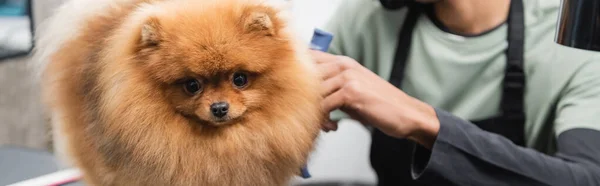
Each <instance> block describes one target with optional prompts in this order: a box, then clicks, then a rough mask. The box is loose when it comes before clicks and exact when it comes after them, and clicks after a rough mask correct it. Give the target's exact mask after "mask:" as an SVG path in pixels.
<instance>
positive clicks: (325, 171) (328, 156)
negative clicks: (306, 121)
mask: <svg viewBox="0 0 600 186" xmlns="http://www.w3.org/2000/svg"><path fill="white" fill-rule="evenodd" d="M342 1H343V0H291V2H292V11H293V15H294V19H295V21H296V23H297V24H298V25H297V26H298V29H299V31H300V32H301V33H300V34H301V37H303V39H305V40H306V41H307V42H310V38H311V36H312V34H313V29H314V28H315V27H317V28H322V26H323V25H325V23H326V22H327V21H328V19H329V17H330V16H331V15H332V14H333V13H334V11H335V9H336V8H337V6H338V5H339V4H340V3H342ZM334 37H335V36H334ZM370 144H371V137H370V133H369V132H368V131H367V130H366V129H365V128H364V127H363V126H362V125H361V124H360V123H358V122H355V121H351V120H344V121H342V122H340V126H339V130H338V131H337V132H330V133H322V135H321V136H320V139H319V143H318V145H317V148H316V151H315V152H314V153H313V155H312V157H311V158H310V160H309V171H310V173H311V174H312V176H313V177H312V178H310V179H307V180H302V179H299V181H300V182H301V183H311V182H320V181H342V182H361V183H371V184H374V183H376V177H375V174H374V172H373V170H372V169H371V166H370V164H369V147H370Z"/></svg>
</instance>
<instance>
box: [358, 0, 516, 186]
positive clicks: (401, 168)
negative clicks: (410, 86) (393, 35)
mask: <svg viewBox="0 0 600 186" xmlns="http://www.w3.org/2000/svg"><path fill="white" fill-rule="evenodd" d="M424 6H425V5H421V4H414V5H411V6H409V7H407V8H408V9H409V12H408V15H407V17H406V19H405V22H404V25H403V26H402V29H401V31H400V35H399V38H398V46H397V49H396V56H395V59H394V65H393V69H392V75H391V77H390V83H391V84H393V85H394V86H396V87H398V88H401V82H402V78H403V77H404V67H405V65H406V60H407V57H408V54H409V52H410V51H409V50H410V46H411V40H412V33H413V29H414V27H415V25H416V23H417V20H418V18H419V17H420V15H421V14H422V13H423V12H424ZM524 37H525V25H524V15H523V2H522V0H512V1H511V4H510V12H509V17H508V38H507V40H508V49H507V51H506V55H507V62H506V68H505V74H504V81H503V85H502V101H501V103H500V104H501V105H500V107H501V108H500V109H501V111H502V113H501V115H500V116H498V117H494V118H489V119H485V120H482V121H471V122H472V123H474V124H475V125H477V126H478V127H480V128H481V129H483V130H486V131H489V132H493V133H497V134H500V135H502V136H504V137H506V138H508V139H510V140H511V141H512V142H514V143H515V144H517V145H520V146H524V144H525V140H524V123H525V114H524V111H523V110H524V109H523V96H524V88H525V74H524V72H523V47H524ZM414 146H415V143H414V142H412V141H409V140H406V139H397V138H393V137H390V136H387V135H385V134H384V133H382V132H381V131H379V130H377V129H375V130H374V131H373V134H372V144H371V157H370V158H371V165H372V166H373V168H374V169H375V172H376V173H377V177H378V181H379V185H385V186H412V185H422V184H419V183H418V182H415V181H413V179H412V177H411V161H412V153H413V148H414Z"/></svg>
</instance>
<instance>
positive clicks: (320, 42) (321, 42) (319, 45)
mask: <svg viewBox="0 0 600 186" xmlns="http://www.w3.org/2000/svg"><path fill="white" fill-rule="evenodd" d="M332 40H333V35H332V34H330V33H328V32H325V31H323V30H320V29H315V32H314V34H313V37H312V40H311V42H310V48H311V49H313V50H319V51H322V52H327V50H329V45H330V44H331V41H332ZM300 173H301V176H302V178H304V179H307V178H310V177H311V176H310V173H309V172H308V166H307V165H304V166H303V167H302V168H301V169H300Z"/></svg>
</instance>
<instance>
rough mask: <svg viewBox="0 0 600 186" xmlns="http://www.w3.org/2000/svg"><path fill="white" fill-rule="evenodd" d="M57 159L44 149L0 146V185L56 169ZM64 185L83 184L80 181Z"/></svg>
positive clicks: (76, 185) (75, 185)
mask: <svg viewBox="0 0 600 186" xmlns="http://www.w3.org/2000/svg"><path fill="white" fill-rule="evenodd" d="M58 170H59V168H58V161H57V160H56V158H55V157H54V156H53V155H52V154H50V153H48V152H45V151H40V150H33V149H26V148H18V147H10V146H4V147H0V185H8V184H13V183H16V182H20V181H24V180H28V179H31V178H35V177H38V176H42V175H45V174H49V173H53V172H56V171H58ZM64 186H83V184H81V183H71V184H65V185H64Z"/></svg>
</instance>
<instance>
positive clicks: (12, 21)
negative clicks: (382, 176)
mask: <svg viewBox="0 0 600 186" xmlns="http://www.w3.org/2000/svg"><path fill="white" fill-rule="evenodd" d="M62 1H64V0H0V148H1V147H5V148H6V147H19V148H20V147H24V148H30V149H33V150H34V151H35V152H39V154H40V155H43V156H46V157H49V156H51V154H49V153H48V151H49V150H50V149H51V141H50V135H49V134H50V133H49V124H48V123H47V120H46V118H45V117H44V115H43V114H42V110H41V105H40V102H39V98H38V91H37V87H38V85H36V84H34V83H33V81H32V78H31V76H32V74H31V72H30V71H29V70H28V68H27V66H28V64H29V63H30V57H29V51H30V50H31V48H32V31H33V30H34V29H35V27H36V25H37V24H39V23H40V22H42V21H44V18H47V17H48V16H49V15H51V13H52V11H53V9H54V8H56V7H57V6H58V5H60V3H61V2H62ZM290 2H291V3H292V7H291V8H292V12H293V15H294V19H295V23H296V24H297V25H296V27H297V29H298V32H299V33H300V35H301V36H300V37H302V39H304V40H305V41H306V42H307V43H308V42H309V41H310V39H311V36H312V33H313V29H314V28H319V27H322V26H323V25H324V24H326V22H327V21H328V19H329V17H330V16H331V15H332V14H333V13H334V11H335V10H336V8H337V7H338V5H339V4H340V3H342V0H291V1H290ZM370 140H371V139H370V134H369V133H368V131H367V130H365V129H364V127H363V126H362V125H360V124H359V123H357V122H354V121H350V120H347V121H342V122H341V123H340V127H339V130H338V131H337V132H330V133H323V134H322V135H321V137H320V139H319V143H318V146H317V147H316V151H315V152H314V153H313V155H312V156H311V158H310V163H309V170H310V172H311V174H312V176H313V177H312V178H311V179H306V180H302V179H298V180H296V183H297V184H310V183H337V184H334V185H339V184H340V183H341V184H344V183H346V184H355V185H374V184H375V182H376V178H375V174H374V173H373V171H372V169H371V167H370V165H369V161H368V157H369V156H368V154H369V146H370ZM1 156H2V155H1V154H0V174H6V173H8V172H7V170H16V169H19V167H11V166H14V165H10V166H9V165H8V164H7V162H3V161H2V160H1V159H2V157H1ZM3 163H4V164H3ZM41 170H43V169H39V170H38V171H41ZM26 171H27V170H26ZM41 172H43V171H41ZM15 174H16V173H15ZM40 174H42V173H40ZM15 176H17V177H18V176H22V177H23V178H26V176H24V175H15ZM2 178H3V177H1V176H0V185H3V184H2ZM4 178H6V177H4ZM5 181H6V180H5Z"/></svg>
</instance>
